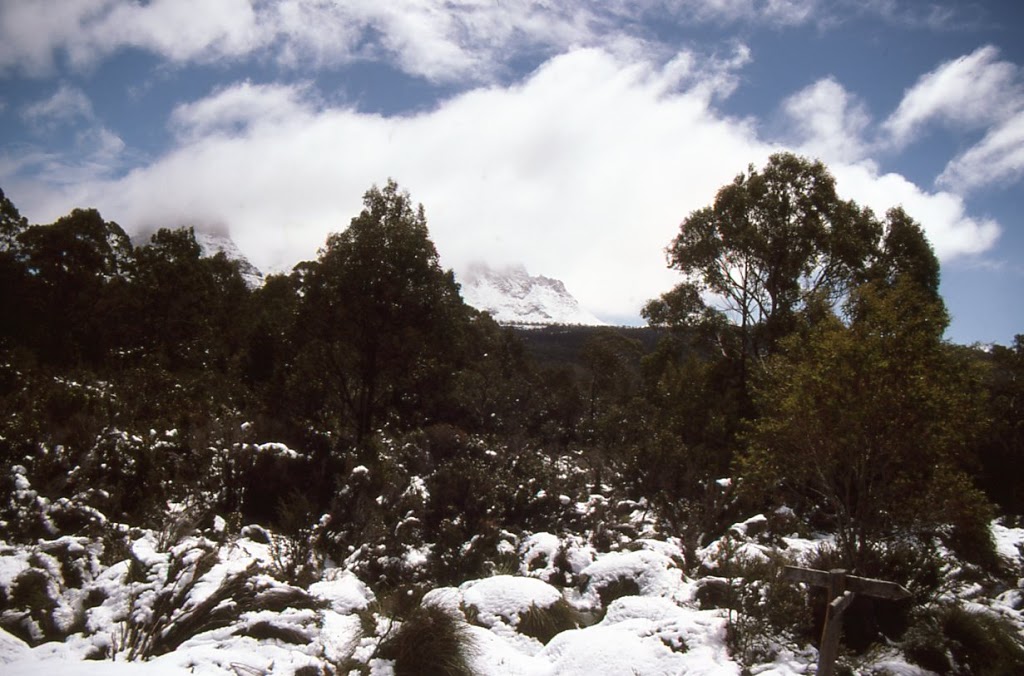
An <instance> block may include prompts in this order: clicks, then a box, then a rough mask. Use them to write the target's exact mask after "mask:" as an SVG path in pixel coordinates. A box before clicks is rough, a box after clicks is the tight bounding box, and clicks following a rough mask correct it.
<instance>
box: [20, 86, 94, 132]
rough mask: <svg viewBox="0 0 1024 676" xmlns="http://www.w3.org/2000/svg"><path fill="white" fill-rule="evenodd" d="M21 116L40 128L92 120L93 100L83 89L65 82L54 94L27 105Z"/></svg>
mask: <svg viewBox="0 0 1024 676" xmlns="http://www.w3.org/2000/svg"><path fill="white" fill-rule="evenodd" d="M21 116H22V118H24V119H25V121H27V122H28V123H29V124H30V125H32V126H33V127H38V128H47V127H53V126H56V125H60V124H69V123H73V122H76V121H79V120H82V119H84V120H92V119H93V110H92V102H90V101H89V97H88V96H86V95H85V92H83V91H82V90H81V89H78V88H76V87H71V86H69V85H66V84H65V85H61V86H60V87H58V88H57V91H55V92H54V93H53V95H52V96H50V97H48V98H45V99H43V100H41V101H36V102H35V103H32V104H29V105H27V106H25V108H24V109H23V110H22V112H21Z"/></svg>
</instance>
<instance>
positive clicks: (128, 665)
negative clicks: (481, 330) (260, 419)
mask: <svg viewBox="0 0 1024 676" xmlns="http://www.w3.org/2000/svg"><path fill="white" fill-rule="evenodd" d="M763 521H764V517H762V516H756V517H753V518H752V519H748V520H746V521H744V522H741V523H738V524H736V525H735V526H733V527H732V528H731V529H730V530H729V533H728V535H726V536H725V538H724V539H723V540H721V541H716V542H713V543H711V545H709V546H707V547H705V548H703V549H701V550H699V551H698V552H697V556H698V560H697V561H691V562H689V565H687V563H686V561H685V553H684V552H683V551H682V549H681V547H680V543H679V542H678V541H676V540H674V539H672V538H668V539H650V538H640V539H637V540H635V541H631V542H628V543H627V542H623V543H621V544H622V545H623V546H620V547H618V549H617V550H616V551H605V552H601V551H596V550H595V549H594V547H593V546H592V545H591V544H588V543H587V542H586V541H585V540H584V539H582V538H580V537H579V536H574V535H567V536H562V537H559V536H556V535H554V534H551V533H536V534H533V535H528V536H524V537H522V538H520V539H519V541H518V543H517V544H516V550H515V551H516V554H517V558H518V560H519V569H518V570H514V571H509V574H502V575H495V576H492V577H489V578H484V579H477V580H469V581H466V582H464V583H463V584H461V585H459V586H457V587H440V588H436V589H433V590H431V591H429V592H427V593H426V595H425V596H424V597H423V600H422V604H424V605H430V606H433V607H436V608H440V609H442V610H443V611H444V612H445V613H446V614H448V615H449V616H450V617H451V618H453V619H454V620H455V621H456V622H457V623H459V624H462V625H464V627H465V628H466V632H467V634H468V636H469V638H470V641H469V644H470V647H469V651H468V653H469V664H470V666H471V668H472V669H473V671H474V672H476V673H479V674H483V675H490V674H493V675H495V676H498V675H501V676H507V675H516V674H518V675H522V676H542V675H553V674H566V675H573V674H577V675H580V676H592V675H595V674H740V673H741V665H740V664H739V663H738V662H737V661H736V660H735V659H734V657H733V656H732V655H730V651H729V646H728V641H727V631H728V626H729V622H730V621H731V618H730V615H729V612H728V611H726V610H724V609H720V608H712V609H702V608H701V603H700V602H699V600H698V589H699V587H700V585H701V580H698V579H694V577H691V575H695V574H696V571H697V570H698V569H702V570H705V571H708V570H710V571H713V572H714V571H717V570H721V568H720V566H722V565H723V562H724V559H723V557H732V558H733V559H735V558H736V557H740V556H742V557H746V558H748V559H749V558H754V559H757V558H759V557H768V556H779V555H784V556H785V557H786V560H787V561H789V562H792V563H800V562H802V561H803V560H804V558H805V557H806V556H807V555H808V554H809V553H810V552H813V551H814V549H815V547H816V546H817V545H818V544H820V542H821V541H822V538H820V537H816V538H800V537H796V536H789V537H785V538H783V544H782V545H781V547H780V546H774V547H769V546H768V545H766V544H764V541H763V538H761V539H760V540H759V538H758V536H756V535H753V532H755V531H757V532H761V527H760V525H761V524H762V523H763ZM992 529H993V535H994V537H995V540H996V542H997V547H998V551H999V553H1000V555H1001V556H1002V557H1004V559H1005V560H1006V562H1007V563H1008V564H1010V565H1012V566H1015V567H1016V569H1017V570H1021V563H1022V556H1021V548H1022V546H1024V529H1020V528H1009V527H1006V526H1003V525H1001V524H999V523H994V524H993V526H992ZM129 539H130V546H129V550H128V551H127V552H123V554H124V556H123V558H122V559H121V560H117V561H114V562H111V561H112V559H118V558H119V557H118V556H112V554H113V552H110V551H105V550H104V546H105V545H104V543H103V542H102V541H99V540H89V539H86V538H74V537H63V538H60V539H59V540H54V541H48V542H39V543H37V544H36V545H34V546H11V545H4V544H3V543H0V594H2V595H3V598H4V599H9V598H12V595H13V594H15V588H16V587H18V585H19V584H21V585H22V586H23V587H24V586H26V582H25V581H26V580H28V579H29V577H32V576H34V579H36V581H37V584H35V585H34V586H33V587H32V588H33V589H35V590H36V593H37V596H36V599H37V601H36V603H37V605H39V606H40V607H39V609H38V610H39V611H40V612H39V613H37V614H34V615H33V614H30V615H31V616H28V615H27V616H25V617H23V618H21V620H22V622H23V624H22V625H21V626H25V627H29V628H31V631H32V633H33V635H35V636H44V635H45V634H46V633H47V632H50V633H55V634H57V635H60V636H61V637H63V639H62V640H50V641H46V642H42V643H41V644H40V645H37V646H36V647H34V648H33V647H29V645H28V644H26V643H25V642H24V641H22V640H21V639H19V638H16V637H15V636H13V635H11V634H10V633H8V632H5V631H2V630H0V673H3V674H4V675H5V676H22V675H28V674H33V675H35V674H54V675H57V676H79V675H82V676H85V675H89V676H97V675H98V676H131V675H138V676H164V675H170V674H186V673H187V674H201V675H208V676H222V675H224V676H252V675H256V674H272V673H273V674H278V673H280V674H304V675H311V674H327V673H331V674H333V673H356V674H358V673H370V674H375V675H385V674H390V673H392V671H393V663H392V662H391V661H389V660H387V659H384V658H383V657H381V656H380V655H379V654H378V648H379V647H380V645H381V644H382V642H383V641H385V640H386V639H387V637H388V636H392V635H394V632H395V631H396V628H397V627H399V626H400V622H398V621H396V620H395V619H393V618H392V617H391V616H389V614H388V612H387V611H386V607H387V604H386V603H383V602H382V599H377V598H376V597H375V595H374V593H373V592H372V591H371V590H370V589H369V588H368V586H367V585H366V584H364V583H363V582H362V581H360V580H359V579H358V578H357V577H356V576H355V575H353V574H352V573H351V572H349V571H348V570H346V569H345V568H344V567H326V568H325V569H324V570H322V571H321V573H320V577H319V580H318V581H316V582H314V583H312V584H310V585H309V586H308V587H307V588H305V589H303V588H300V587H297V586H293V585H290V584H287V583H285V582H282V581H281V580H280V579H278V578H277V577H275V574H276V573H277V572H279V561H278V559H277V558H276V556H278V555H279V554H275V551H277V550H276V549H275V547H274V546H273V542H274V537H273V536H270V538H269V539H270V541H269V542H267V541H266V540H267V534H266V531H264V530H263V529H261V528H258V527H256V528H250V529H242V530H241V534H238V535H234V536H229V535H227V534H226V533H225V530H224V522H223V520H217V521H215V523H214V526H213V527H212V528H210V529H208V530H207V531H205V532H203V533H195V534H191V535H188V536H185V537H181V538H178V539H177V540H176V541H169V540H168V539H167V537H166V534H165V533H157V532H153V531H146V530H133V531H131V533H130V537H129ZM103 561H107V563H106V564H105V563H102V562H103ZM709 579H710V578H709ZM556 584H557V585H558V586H556ZM1022 584H1024V580H1019V581H1018V587H1017V588H1016V589H1010V590H1007V591H1006V592H1004V593H1002V594H1001V595H999V596H998V597H996V598H994V599H983V598H981V597H977V598H975V599H974V600H973V601H971V602H972V603H974V604H975V605H976V606H977V607H978V608H980V609H981V610H982V611H983V612H990V613H995V614H999V615H1001V616H1003V617H1006V618H1009V619H1011V620H1012V621H1013V622H1014V623H1015V624H1016V626H1017V627H1018V629H1020V628H1022V627H1024V619H1022V616H1021V607H1022V593H1024V589H1022V588H1021V585H1022ZM947 593H959V594H961V595H963V596H966V597H970V596H971V594H972V590H971V589H970V588H968V587H966V586H965V587H962V588H960V589H954V588H949V589H948V591H947ZM10 605H11V604H8V606H10ZM553 609H561V611H562V613H563V617H571V618H576V619H575V620H573V621H572V625H571V626H569V627H560V628H559V629H560V630H558V631H557V632H553V633H554V635H553V636H543V635H540V634H538V632H537V631H536V628H535V626H536V625H537V622H536V615H531V613H544V612H554V611H553ZM44 610H45V611H46V612H43V611H44ZM10 612H12V611H10V610H8V611H5V614H6V613H10ZM11 619H12V617H10V616H5V620H8V621H9V620H11ZM15 619H16V618H15ZM531 626H533V627H534V628H533V629H531ZM160 645H163V646H164V648H163V649H160V648H159V646H160ZM150 653H151V654H152V655H154V656H152V657H150V658H149V659H146V660H143V659H142V658H143V657H145V656H147V655H148V654H150ZM771 655H772V659H771V660H770V661H768V662H765V663H762V664H758V665H754V666H753V667H752V668H751V672H750V673H756V674H779V675H789V674H809V673H813V670H814V667H813V665H814V662H815V660H816V657H817V656H816V652H815V650H814V648H813V647H811V646H794V645H790V644H787V642H786V641H784V640H780V641H779V642H778V643H777V644H776V645H774V646H772V650H771ZM132 658H135V659H134V661H132ZM872 659H873V661H870V664H869V665H868V668H869V670H882V669H884V671H879V672H878V673H892V674H903V675H912V674H922V675H923V674H928V673H930V672H927V671H925V670H923V669H921V668H919V667H915V666H912V665H910V664H908V663H907V662H906V661H905V660H904V659H902V658H901V657H900V655H899V653H898V652H896V651H888V652H886V651H882V652H880V653H878V654H877V655H875V657H874V658H872ZM865 673H867V671H865Z"/></svg>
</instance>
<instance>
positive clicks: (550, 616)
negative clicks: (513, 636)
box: [516, 599, 581, 645]
mask: <svg viewBox="0 0 1024 676" xmlns="http://www.w3.org/2000/svg"><path fill="white" fill-rule="evenodd" d="M580 624H581V621H580V615H579V613H578V612H576V610H575V609H574V608H573V607H572V606H571V605H569V602H568V601H566V600H565V599H558V600H557V601H555V602H554V603H552V604H551V605H550V606H546V607H543V608H541V607H539V606H537V604H535V603H531V604H530V607H529V608H528V609H527V610H526V612H524V613H522V614H521V615H520V616H519V624H518V625H516V630H517V631H518V632H519V633H520V634H524V635H526V636H531V637H533V638H535V639H537V640H538V641H540V642H541V643H543V644H545V645H547V643H548V641H550V640H551V639H553V638H554V637H555V636H557V635H558V634H561V633H562V632H563V631H568V630H570V629H578V628H579V627H580Z"/></svg>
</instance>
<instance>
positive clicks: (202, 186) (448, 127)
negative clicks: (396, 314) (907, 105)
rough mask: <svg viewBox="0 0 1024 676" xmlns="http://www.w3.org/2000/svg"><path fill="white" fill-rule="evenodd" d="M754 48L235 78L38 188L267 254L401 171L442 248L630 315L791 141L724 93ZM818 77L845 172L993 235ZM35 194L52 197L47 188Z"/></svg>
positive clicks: (295, 244)
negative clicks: (761, 125)
mask: <svg viewBox="0 0 1024 676" xmlns="http://www.w3.org/2000/svg"><path fill="white" fill-rule="evenodd" d="M747 58H749V55H748V54H747V53H746V52H745V51H744V50H742V49H740V50H738V51H737V53H736V54H734V55H733V56H732V57H730V58H726V59H717V60H716V59H709V58H705V57H701V56H699V55H697V54H694V53H691V52H682V53H680V54H678V55H677V56H676V57H675V58H673V59H671V60H670V61H668V62H665V63H660V64H659V63H658V62H653V61H639V62H637V61H632V60H629V59H626V58H624V57H622V56H620V55H617V54H614V53H611V52H608V51H604V50H600V49H592V48H580V49H576V50H572V51H570V52H567V53H565V54H563V55H560V56H557V57H554V58H552V59H550V60H549V61H547V62H546V63H545V64H544V65H543V66H542V67H541V68H540V69H538V70H537V71H536V72H534V73H532V74H531V75H530V76H529V77H527V78H525V79H524V80H523V81H522V82H519V83H515V84H512V85H509V86H497V85H491V86H480V87H478V88H475V89H472V90H470V91H468V92H465V93H463V94H460V95H457V96H454V97H453V98H451V99H449V100H447V101H444V102H442V103H441V105H439V106H438V107H437V108H436V109H434V110H432V111H429V112H422V113H418V114H415V115H408V116H396V117H383V116H380V115H371V114H366V113H362V112H359V111H358V110H356V109H354V108H344V107H333V106H330V105H327V104H325V103H324V102H323V101H322V100H320V99H319V98H318V97H317V96H316V94H315V92H313V91H312V90H311V89H310V88H309V87H307V86H305V85H303V84H272V83H271V84H253V83H251V82H240V83H237V84H235V85H232V86H229V87H224V88H219V89H217V90H215V91H213V92H211V93H210V94H209V95H208V96H207V97H205V98H203V99H200V100H196V101H191V102H188V103H183V104H181V105H179V106H178V107H177V108H175V110H174V111H173V112H172V113H171V115H170V119H169V122H168V124H169V125H170V127H171V128H172V129H173V130H174V133H175V135H176V138H177V145H176V147H175V148H174V149H173V150H172V151H170V152H168V153H167V154H166V155H164V156H163V157H160V158H158V159H157V160H156V161H154V162H152V163H150V164H147V165H145V166H142V167H140V168H137V169H135V170H133V171H131V172H129V173H128V174H127V175H125V176H123V177H121V178H117V179H112V180H98V181H92V182H82V183H77V184H75V186H74V187H73V188H69V189H68V190H67V191H66V192H65V193H64V194H63V197H62V198H59V199H54V198H53V196H52V194H51V195H50V196H49V197H48V198H47V199H48V200H50V201H49V202H48V203H47V205H46V206H45V207H44V208H45V209H48V211H49V213H50V214H51V215H53V217H56V216H57V215H60V214H61V213H64V212H66V210H67V209H68V208H70V207H72V206H77V205H83V204H88V205H96V206H97V207H99V208H100V209H101V211H102V212H103V213H104V215H105V216H107V217H108V218H113V219H115V220H118V221H119V222H122V223H124V224H130V225H132V226H135V227H137V228H140V229H142V228H149V227H154V226H163V225H178V224H184V223H194V224H198V225H204V224H225V225H227V226H229V227H230V228H231V231H232V235H233V236H234V238H235V239H236V241H237V243H238V245H239V246H240V247H241V249H242V250H243V251H245V252H246V253H247V254H248V255H249V256H250V258H251V259H252V260H253V262H254V263H255V264H256V265H258V266H260V267H263V268H269V269H277V270H280V269H286V268H287V267H288V266H290V265H291V264H294V263H295V262H297V261H299V260H303V259H309V258H312V257H313V256H315V252H316V250H317V248H318V247H319V246H321V245H322V244H323V242H324V240H325V238H326V236H327V234H328V233H329V232H333V231H340V230H342V229H344V228H345V227H346V226H347V224H348V221H349V219H350V218H351V217H353V216H355V215H356V214H357V213H358V211H359V209H360V207H361V195H362V193H363V192H364V191H365V190H366V189H367V188H368V187H369V186H370V185H371V184H374V183H378V184H380V183H382V182H383V181H385V180H386V179H387V178H388V177H394V178H395V179H396V180H398V181H399V183H400V185H402V186H403V187H405V188H407V189H409V190H410V191H411V193H412V195H413V198H414V199H415V200H417V201H421V202H423V203H424V205H425V206H426V208H427V217H428V221H429V224H430V227H431V233H432V236H433V238H434V240H435V242H436V243H437V245H438V248H439V250H440V251H441V254H442V257H443V260H444V263H445V264H446V265H447V266H451V267H455V268H456V269H458V268H460V267H463V266H465V265H467V264H469V263H471V262H472V261H474V260H480V259H483V260H487V261H488V262H491V263H494V264H498V265H501V264H512V263H525V264H526V265H527V267H528V268H529V269H530V270H532V271H535V272H538V273H543V274H546V275H549V276H554V277H558V278H560V279H562V280H563V281H565V282H566V284H567V285H568V287H569V289H570V291H572V292H573V293H574V294H576V295H577V297H578V298H579V299H580V301H581V303H582V304H583V305H584V306H586V307H588V308H590V309H592V310H593V311H594V312H596V313H597V314H598V315H600V316H602V317H603V318H606V319H609V320H612V321H616V320H623V319H630V318H632V319H634V320H635V318H636V316H637V313H638V311H639V308H640V307H641V306H642V304H643V303H644V302H645V301H646V300H647V299H649V298H652V297H654V296H656V295H658V294H660V293H661V292H663V291H665V290H667V289H668V288H670V287H671V286H672V285H673V284H674V283H675V282H676V281H678V280H677V278H676V275H675V273H673V272H671V271H668V270H666V268H665V261H664V254H663V251H664V247H665V246H666V245H667V244H668V242H669V240H670V239H671V238H672V237H673V236H674V235H675V233H676V230H677V228H678V224H679V223H680V222H681V221H682V220H683V219H684V218H685V217H686V215H687V214H688V213H689V212H690V211H692V210H694V209H697V208H699V207H701V206H704V205H706V204H708V203H710V202H711V201H712V200H713V199H714V195H715V192H716V191H717V189H718V188H719V187H720V186H721V185H723V184H724V183H726V182H727V181H729V180H731V178H732V177H733V176H734V175H735V174H737V173H739V172H740V171H742V170H743V169H744V168H745V167H746V166H747V165H748V164H750V163H753V164H755V165H760V164H762V163H763V162H764V160H765V159H766V158H767V156H768V155H769V154H770V153H771V152H773V151H775V150H778V149H780V148H779V146H777V145H775V144H773V143H769V142H766V141H765V140H763V139H761V138H759V136H758V133H757V128H756V125H755V124H754V122H753V121H752V120H746V119H733V118H729V117H726V116H723V115H722V114H720V113H719V112H717V111H716V107H715V101H716V100H717V99H718V98H719V97H721V96H724V95H725V94H727V93H728V92H729V91H730V90H731V87H733V86H734V84H735V82H734V80H735V72H736V69H738V68H741V67H742V65H743V64H744V63H745V62H746V59H747ZM840 90H841V88H840V87H839V85H838V84H837V83H835V82H832V81H825V82H822V83H819V84H817V85H815V86H814V87H812V88H810V89H809V90H807V91H805V92H801V93H798V94H797V95H795V96H794V97H793V98H790V99H788V100H787V101H786V102H785V103H784V104H783V108H784V110H786V111H788V112H790V113H791V114H794V115H797V116H798V117H800V119H802V120H804V131H805V132H806V136H807V138H808V139H810V141H809V142H810V143H811V147H812V148H815V149H817V150H818V151H824V154H825V155H826V156H831V157H828V158H827V159H830V160H832V162H831V165H830V166H831V168H832V170H833V172H834V173H835V175H836V176H837V179H838V182H839V188H840V191H841V192H842V193H843V194H844V196H846V197H851V198H853V199H856V200H858V201H859V202H862V203H864V204H867V205H869V206H872V207H873V208H875V209H876V210H878V211H879V212H883V211H884V210H885V209H886V208H888V207H889V206H893V205H896V204H903V205H904V206H905V207H906V208H907V210H908V211H909V212H910V213H911V214H912V215H913V216H915V217H916V218H917V219H918V220H920V221H922V222H923V223H924V224H925V226H926V229H927V231H928V234H929V236H930V238H931V239H932V242H933V243H934V245H935V247H936V250H937V252H938V253H939V255H940V256H941V257H943V258H946V259H948V258H951V257H955V256H958V255H962V254H968V253H974V252H977V251H982V250H984V249H985V248H987V247H988V246H990V245H991V243H992V242H993V241H994V238H995V237H996V236H997V235H998V227H997V226H996V224H995V223H992V222H988V221H978V220H975V219H972V218H971V217H970V216H968V215H967V213H966V209H965V207H964V204H963V202H962V200H961V199H960V198H958V197H956V196H955V195H953V194H951V193H947V192H942V191H938V192H928V191H925V190H923V189H921V188H919V187H918V186H915V185H914V184H912V183H910V182H909V181H906V180H905V179H903V178H902V177H900V176H897V175H891V174H890V175H880V174H879V173H878V172H877V170H876V169H875V168H874V165H873V164H872V163H870V162H869V161H866V160H863V159H862V153H861V152H859V150H858V147H857V146H856V144H853V145H852V146H849V147H847V145H844V144H848V143H850V141H849V139H851V138H854V137H851V136H849V135H848V133H847V132H848V130H850V129H854V130H858V129H863V128H864V126H865V125H866V124H867V122H866V120H865V114H864V113H863V111H862V110H861V108H860V107H859V105H858V104H857V102H856V100H855V99H853V98H852V97H844V96H841V95H840V94H841V93H842V92H841V91H840ZM39 206H43V205H39Z"/></svg>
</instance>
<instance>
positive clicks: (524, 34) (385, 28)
mask: <svg viewBox="0 0 1024 676" xmlns="http://www.w3.org/2000/svg"><path fill="white" fill-rule="evenodd" d="M817 4H818V3H817V1H816V0H767V1H763V0H714V1H713V2H705V1H701V2H695V1H693V0H682V1H666V0H643V1H641V2H608V3H593V2H588V1H586V0H569V1H566V2H538V1H536V0H508V1H506V2H483V1H481V0H455V1H453V2H430V1H426V0H394V1H391V2H380V1H379V0H348V1H346V2H325V1H324V0H280V1H279V2H269V1H266V0H217V2H208V1H207V0H152V1H151V2H147V3H138V2H135V1H134V0H7V1H6V2H4V3H0V72H3V71H5V70H6V71H11V70H19V71H22V72H26V73H28V74H33V75H39V74H45V73H48V72H51V71H53V69H54V68H55V64H56V62H57V55H58V54H64V55H65V56H66V57H67V59H68V60H69V62H70V63H71V64H72V65H73V66H75V67H77V68H80V69H81V68H89V67H92V66H94V65H95V64H96V63H97V62H99V61H100V60H102V59H104V58H106V57H107V56H109V55H110V54H112V53H114V52H116V51H117V50H120V49H123V48H126V47H135V48H139V49H143V50H147V51H150V52H152V53H154V54H157V55H159V56H161V57H163V58H165V59H167V60H169V61H171V62H174V63H183V62H195V61H199V62H208V61H213V60H217V59H222V58H242V57H250V56H257V55H258V56H261V57H268V56H270V57H274V58H277V59H278V60H279V61H280V63H282V64H284V65H286V66H288V67H292V68H296V69H301V68H304V67H308V66H310V65H313V66H315V67H324V66H336V65H345V64H348V63H351V62H352V61H355V60H360V59H372V60H376V61H387V62H389V63H391V64H392V65H394V66H395V67H396V68H398V69H400V70H402V71H404V72H406V73H409V74H411V75H413V76H417V77H422V78H425V79H427V80H431V81H437V82H452V81H465V80H467V79H468V80H472V81H477V82H484V81H495V80H499V79H501V78H500V77H499V76H501V75H503V74H505V73H506V72H507V68H508V64H510V63H512V62H513V61H514V60H515V59H516V58H517V57H520V56H522V55H524V54H531V55H538V54H539V55H542V56H553V55H555V54H557V53H561V52H563V51H565V50H566V49H569V48H573V47H581V46H592V47H593V46H600V47H602V48H604V49H607V50H611V51H618V50H623V51H628V52H636V51H637V50H638V49H641V50H642V49H645V48H646V49H662V48H663V47H664V46H663V45H662V46H658V45H655V44H652V43H647V42H645V39H644V34H645V29H642V28H640V27H639V19H640V18H641V17H647V18H652V17H653V18H657V20H658V21H659V22H660V23H667V24H671V23H677V24H680V25H682V24H688V23H692V22H693V21H717V22H741V21H745V22H756V23H761V22H768V23H770V24H774V25H793V24H799V23H804V22H806V21H809V20H810V19H811V18H812V16H813V14H814V13H815V11H816V9H817Z"/></svg>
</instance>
